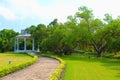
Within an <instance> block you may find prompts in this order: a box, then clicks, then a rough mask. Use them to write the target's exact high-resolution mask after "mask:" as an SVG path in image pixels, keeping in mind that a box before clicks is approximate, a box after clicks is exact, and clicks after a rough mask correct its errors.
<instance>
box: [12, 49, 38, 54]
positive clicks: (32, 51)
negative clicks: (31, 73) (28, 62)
mask: <svg viewBox="0 0 120 80" xmlns="http://www.w3.org/2000/svg"><path fill="white" fill-rule="evenodd" d="M14 52H27V53H32V54H35V53H36V52H37V51H35V50H15V51H14Z"/></svg>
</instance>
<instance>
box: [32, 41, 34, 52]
mask: <svg viewBox="0 0 120 80" xmlns="http://www.w3.org/2000/svg"><path fill="white" fill-rule="evenodd" d="M32 50H33V51H34V39H32Z"/></svg>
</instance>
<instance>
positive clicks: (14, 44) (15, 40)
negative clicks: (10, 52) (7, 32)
mask: <svg viewBox="0 0 120 80" xmlns="http://www.w3.org/2000/svg"><path fill="white" fill-rule="evenodd" d="M14 51H16V38H15V43H14Z"/></svg>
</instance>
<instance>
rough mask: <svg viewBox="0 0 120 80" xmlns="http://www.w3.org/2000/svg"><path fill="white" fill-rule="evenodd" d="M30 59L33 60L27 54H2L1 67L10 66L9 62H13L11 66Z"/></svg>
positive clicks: (0, 58)
mask: <svg viewBox="0 0 120 80" xmlns="http://www.w3.org/2000/svg"><path fill="white" fill-rule="evenodd" d="M30 59H32V57H30V56H28V55H27V54H18V53H0V67H4V66H8V65H9V62H11V64H16V63H21V62H24V61H27V60H30Z"/></svg>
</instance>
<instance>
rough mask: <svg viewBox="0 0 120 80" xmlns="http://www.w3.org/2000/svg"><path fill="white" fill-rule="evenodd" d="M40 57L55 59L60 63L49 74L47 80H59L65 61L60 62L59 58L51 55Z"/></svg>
mask: <svg viewBox="0 0 120 80" xmlns="http://www.w3.org/2000/svg"><path fill="white" fill-rule="evenodd" d="M42 56H46V57H51V58H55V59H57V60H58V61H60V65H59V66H58V67H57V69H56V70H55V71H54V72H53V73H52V74H51V76H50V78H49V80H60V79H61V77H62V73H63V71H64V69H65V61H64V60H62V59H61V58H59V57H57V56H53V55H49V54H48V55H46V54H45V55H44V54H42Z"/></svg>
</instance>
